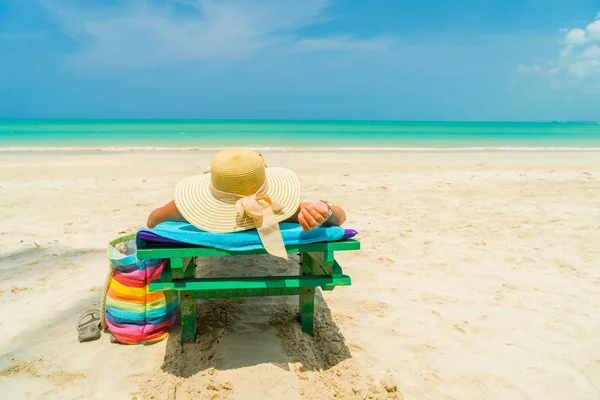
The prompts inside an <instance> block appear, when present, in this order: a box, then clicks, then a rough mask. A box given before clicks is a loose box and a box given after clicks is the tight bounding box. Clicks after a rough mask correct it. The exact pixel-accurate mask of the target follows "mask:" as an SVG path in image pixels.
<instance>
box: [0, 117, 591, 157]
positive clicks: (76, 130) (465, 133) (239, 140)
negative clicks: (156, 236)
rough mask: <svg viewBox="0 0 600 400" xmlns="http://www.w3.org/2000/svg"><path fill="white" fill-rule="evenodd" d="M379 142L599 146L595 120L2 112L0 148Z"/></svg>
mask: <svg viewBox="0 0 600 400" xmlns="http://www.w3.org/2000/svg"><path fill="white" fill-rule="evenodd" d="M229 146H248V147H253V148H258V149H260V148H296V147H309V148H321V147H325V148H332V147H333V148H354V149H369V148H385V149H433V148H435V149H456V148H459V149H465V150H468V149H481V148H500V149H517V150H518V149H539V150H544V149H562V148H572V149H573V148H575V149H580V150H600V123H597V122H569V123H556V122H552V123H551V122H548V123H506V122H500V123H498V122H391V121H254V120H244V121H209V120H66V119H64V120H63V119H53V120H36V119H22V120H14V119H13V120H9V119H4V120H2V119H0V149H4V150H7V149H15V148H19V149H23V148H28V149H30V148H31V149H33V148H81V147H84V148H98V147H126V148H131V147H135V148H138V147H141V148H156V147H159V148H162V147H174V148H179V147H183V148H215V147H216V148H219V147H229Z"/></svg>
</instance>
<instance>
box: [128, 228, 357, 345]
mask: <svg viewBox="0 0 600 400" xmlns="http://www.w3.org/2000/svg"><path fill="white" fill-rule="evenodd" d="M286 249H287V252H288V253H299V254H300V271H299V274H298V275H293V276H260V277H224V278H201V277H196V268H195V265H196V264H195V259H196V258H197V257H223V256H241V255H254V254H266V251H265V250H262V249H261V250H252V251H240V252H236V251H226V250H219V249H215V248H212V247H201V246H188V247H181V245H176V247H175V246H174V245H171V244H164V243H155V242H147V241H143V240H142V241H141V242H140V243H138V249H137V256H138V258H139V259H149V258H164V259H169V263H168V265H167V267H166V268H165V269H164V270H163V272H162V274H161V277H160V279H159V280H156V281H153V282H151V283H150V291H158V290H176V291H178V293H179V300H180V302H181V325H182V333H181V338H182V341H183V342H193V341H195V340H196V299H215V298H233V297H255V296H258V297H260V296H295V295H297V296H299V298H300V303H299V304H300V319H299V320H300V324H301V326H302V330H303V331H304V332H306V333H308V334H311V335H312V333H313V327H314V302H315V289H316V288H317V287H320V288H321V289H322V290H333V289H334V288H335V287H336V286H349V285H350V284H351V279H350V277H349V276H348V275H344V274H343V273H342V268H341V267H340V265H339V264H338V262H337V261H336V260H335V258H334V252H335V251H343V250H358V249H360V242H359V241H358V240H356V239H347V240H341V241H336V242H324V243H311V244H303V245H290V246H286ZM232 262H234V260H233V259H232Z"/></svg>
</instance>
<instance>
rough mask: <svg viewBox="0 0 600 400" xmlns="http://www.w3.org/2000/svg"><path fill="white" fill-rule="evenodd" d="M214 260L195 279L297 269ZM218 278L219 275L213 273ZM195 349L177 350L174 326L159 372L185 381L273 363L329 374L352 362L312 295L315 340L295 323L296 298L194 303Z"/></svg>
mask: <svg viewBox="0 0 600 400" xmlns="http://www.w3.org/2000/svg"><path fill="white" fill-rule="evenodd" d="M241 258H242V257H240V260H239V261H238V260H236V265H235V267H232V266H231V258H230V257H229V258H228V259H225V260H218V259H214V261H213V262H212V263H211V264H210V265H202V266H198V267H197V275H198V276H227V275H228V274H230V273H232V272H234V271H235V274H237V275H238V276H239V275H240V271H244V275H247V276H251V275H258V274H262V275H268V271H273V272H276V273H277V274H281V273H288V274H293V273H295V271H297V268H298V265H297V264H294V263H293V262H291V261H290V262H282V261H279V260H275V259H274V258H273V257H265V256H249V257H244V259H243V260H241ZM217 272H218V273H217ZM196 310H197V312H196V316H197V337H196V342H195V343H185V344H183V345H182V344H181V326H180V323H179V321H178V323H177V324H176V326H175V327H174V328H173V330H172V331H171V334H170V335H169V338H168V339H167V345H166V352H165V357H164V362H163V365H162V367H161V368H162V370H163V371H165V372H167V373H169V374H173V375H175V376H178V377H183V378H188V377H190V376H193V375H195V374H197V373H199V372H202V371H205V370H209V369H211V368H214V369H217V370H228V369H236V368H242V367H248V366H253V365H258V364H264V363H271V364H273V365H276V366H278V367H280V368H283V369H285V370H289V369H290V363H292V364H296V363H299V364H300V365H301V366H302V368H303V369H304V370H307V371H319V370H327V369H329V368H331V367H333V366H335V365H337V364H339V363H340V362H342V361H344V360H346V359H349V358H351V354H350V350H349V349H348V347H347V346H346V343H345V339H344V337H343V335H342V334H341V332H340V330H339V328H338V327H337V325H336V323H335V322H334V320H333V318H332V315H331V311H330V309H329V308H328V307H327V304H326V303H325V300H324V299H323V296H322V294H321V291H320V290H317V291H316V294H315V330H314V336H310V335H308V334H306V333H304V332H302V329H301V327H300V324H299V323H298V316H299V310H298V297H297V296H286V297H263V298H261V297H256V298H239V299H211V300H198V301H197V303H196Z"/></svg>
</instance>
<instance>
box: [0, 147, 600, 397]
mask: <svg viewBox="0 0 600 400" xmlns="http://www.w3.org/2000/svg"><path fill="white" fill-rule="evenodd" d="M210 156H211V153H204V152H201V151H188V152H151V151H150V152H88V153H83V152H60V153H59V152H56V153H52V152H35V153H14V152H13V153H0V221H1V222H0V225H1V229H0V316H1V318H0V337H1V338H2V339H1V340H0V392H1V393H2V398H4V399H38V398H40V399H79V398H84V399H175V398H176V399H263V398H264V399H333V398H340V399H355V398H356V399H364V398H373V399H388V398H392V399H401V398H404V399H511V400H513V399H514V400H517V399H544V400H548V399H578V400H585V399H599V398H600V235H599V230H600V212H599V210H600V156H599V155H598V153H584V152H579V153H563V152H537V153H533V152H531V153H529V152H495V153H494V152H488V153H398V152H381V153H351V152H338V153H334V154H326V153H318V152H312V153H311V152H302V153H269V152H267V153H266V158H267V162H268V163H269V164H271V165H280V166H286V167H290V168H293V169H294V170H295V171H296V172H297V173H298V175H299V177H300V179H301V181H302V183H303V186H304V188H305V195H304V197H305V199H308V200H311V199H314V200H318V199H321V198H325V199H328V200H330V201H332V202H334V203H337V204H340V205H342V206H343V207H344V208H345V209H346V211H347V213H348V216H349V218H348V221H347V224H346V226H347V227H351V228H354V229H357V230H359V231H360V236H359V238H360V240H361V241H362V245H363V248H362V250H361V251H358V252H348V253H340V254H339V261H340V263H341V264H342V266H343V268H344V271H345V272H346V273H348V274H349V275H350V276H351V277H352V279H353V284H352V286H350V287H339V288H336V290H334V291H333V292H324V293H318V301H317V319H316V334H315V336H314V337H309V336H307V335H305V334H303V333H302V332H301V331H300V328H299V326H298V324H297V323H296V322H295V321H294V318H295V316H296V313H297V300H296V299H295V298H293V297H289V298H252V299H235V300H212V301H199V302H198V314H199V317H198V318H199V322H198V323H199V331H198V333H199V336H198V341H197V343H194V344H186V345H184V346H183V347H182V346H180V345H179V340H178V338H179V335H180V331H179V328H178V327H176V328H175V329H174V330H173V332H172V334H171V336H170V337H169V339H168V340H165V341H163V342H161V343H159V344H156V345H152V346H123V345H117V344H111V343H110V341H109V338H108V335H106V334H103V336H102V338H101V339H100V340H97V341H94V342H90V343H83V344H82V343H79V342H78V341H77V331H76V329H75V325H76V321H77V319H78V317H79V314H80V312H81V311H82V310H83V309H85V308H87V307H89V306H90V305H94V304H98V301H99V297H100V293H101V287H102V285H103V282H104V278H105V274H106V272H107V260H106V255H105V249H106V243H107V242H108V241H109V240H111V239H113V238H115V237H116V236H119V234H121V233H123V232H132V231H135V229H137V228H138V227H141V226H142V225H143V224H144V223H145V221H146V218H147V215H148V213H149V212H150V211H151V209H152V208H153V207H155V206H158V205H161V204H162V203H164V202H167V201H168V200H170V196H171V192H172V189H173V187H174V185H175V183H176V182H177V181H178V179H179V178H181V177H184V176H187V175H190V174H193V173H196V172H197V171H201V170H203V169H204V168H205V166H206V165H207V164H208V161H209V159H210ZM226 261H227V260H221V259H218V260H215V263H213V264H206V263H202V264H201V265H198V271H199V272H200V273H202V274H207V275H219V274H220V275H228V274H239V273H240V271H242V273H245V274H248V275H258V274H268V273H272V272H276V273H282V272H285V271H289V272H291V273H292V272H295V271H296V268H297V266H296V264H295V263H294V260H291V261H290V262H289V263H285V262H280V261H277V260H275V259H273V258H272V257H270V256H256V257H248V258H246V259H243V260H242V261H240V264H238V265H235V266H232V265H230V264H227V263H226Z"/></svg>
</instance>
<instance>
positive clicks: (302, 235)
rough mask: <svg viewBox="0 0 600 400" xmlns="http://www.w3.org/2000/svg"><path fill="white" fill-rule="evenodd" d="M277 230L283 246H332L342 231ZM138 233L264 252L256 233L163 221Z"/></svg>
mask: <svg viewBox="0 0 600 400" xmlns="http://www.w3.org/2000/svg"><path fill="white" fill-rule="evenodd" d="M279 229H280V231H281V236H282V237H283V242H284V243H285V244H286V245H295V244H306V243H316V242H332V241H336V240H340V239H342V237H343V236H344V232H345V231H344V228H342V227H339V226H329V227H322V228H315V229H312V230H310V231H309V232H305V231H304V230H303V229H302V227H301V226H300V224H297V223H293V222H282V223H280V224H279ZM140 232H149V233H152V234H154V235H157V236H161V237H163V238H167V239H170V240H175V241H178V242H183V243H188V244H193V245H198V246H205V247H214V248H217V249H221V250H229V251H247V250H259V249H263V248H264V247H263V245H262V243H261V241H260V237H259V236H258V232H257V231H256V229H252V230H248V231H241V232H235V233H211V232H205V231H201V230H200V229H198V228H196V227H194V226H193V225H191V224H189V223H187V222H172V221H167V222H163V223H161V224H158V225H157V226H156V227H155V228H152V229H150V228H143V229H140V230H139V231H138V234H139V233H140Z"/></svg>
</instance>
